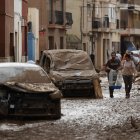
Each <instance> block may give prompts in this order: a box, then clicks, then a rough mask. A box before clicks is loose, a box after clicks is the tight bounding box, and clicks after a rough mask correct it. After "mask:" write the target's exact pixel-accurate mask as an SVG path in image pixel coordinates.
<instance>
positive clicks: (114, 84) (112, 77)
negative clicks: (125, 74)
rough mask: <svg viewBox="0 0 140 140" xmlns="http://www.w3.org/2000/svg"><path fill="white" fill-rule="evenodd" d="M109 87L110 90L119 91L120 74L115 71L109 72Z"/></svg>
mask: <svg viewBox="0 0 140 140" xmlns="http://www.w3.org/2000/svg"><path fill="white" fill-rule="evenodd" d="M109 86H110V87H111V88H112V89H120V88H121V87H122V74H121V72H120V71H119V72H117V71H116V70H111V71H110V72H109Z"/></svg>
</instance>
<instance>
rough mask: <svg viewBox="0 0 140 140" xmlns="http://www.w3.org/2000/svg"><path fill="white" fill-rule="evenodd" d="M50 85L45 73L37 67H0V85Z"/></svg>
mask: <svg viewBox="0 0 140 140" xmlns="http://www.w3.org/2000/svg"><path fill="white" fill-rule="evenodd" d="M3 82H19V83H20V82H21V83H50V79H49V78H48V76H47V75H46V73H45V72H44V71H43V70H42V69H41V68H39V67H1V68H0V83H3Z"/></svg>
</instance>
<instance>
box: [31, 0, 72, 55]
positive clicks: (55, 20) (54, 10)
mask: <svg viewBox="0 0 140 140" xmlns="http://www.w3.org/2000/svg"><path fill="white" fill-rule="evenodd" d="M29 7H30V8H37V9H39V54H41V52H42V51H43V50H45V49H63V48H66V30H67V28H69V26H71V25H70V24H69V23H70V21H69V19H70V15H69V13H67V12H66V0H41V1H35V0H29Z"/></svg>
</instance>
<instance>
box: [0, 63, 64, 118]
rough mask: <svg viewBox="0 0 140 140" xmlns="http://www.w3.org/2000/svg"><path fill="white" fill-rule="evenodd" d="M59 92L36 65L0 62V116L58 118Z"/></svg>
mask: <svg viewBox="0 0 140 140" xmlns="http://www.w3.org/2000/svg"><path fill="white" fill-rule="evenodd" d="M61 97H62V94H61V92H60V91H59V89H58V88H57V87H56V86H55V85H54V84H53V83H52V82H51V80H50V78H49V77H48V75H47V73H46V72H45V71H44V70H43V69H42V68H41V67H40V66H38V65H35V64H29V63H12V62H11V63H0V117H1V118H3V117H10V116H11V117H13V116H16V117H32V118H33V117H45V118H48V119H59V118H60V117H61V103H60V101H61Z"/></svg>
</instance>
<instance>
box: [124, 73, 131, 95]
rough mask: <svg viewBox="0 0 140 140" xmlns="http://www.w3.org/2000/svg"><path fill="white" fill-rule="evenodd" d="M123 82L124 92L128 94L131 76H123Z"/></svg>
mask: <svg viewBox="0 0 140 140" xmlns="http://www.w3.org/2000/svg"><path fill="white" fill-rule="evenodd" d="M123 80H124V84H125V92H126V94H129V93H130V90H131V88H132V81H133V75H123Z"/></svg>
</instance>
